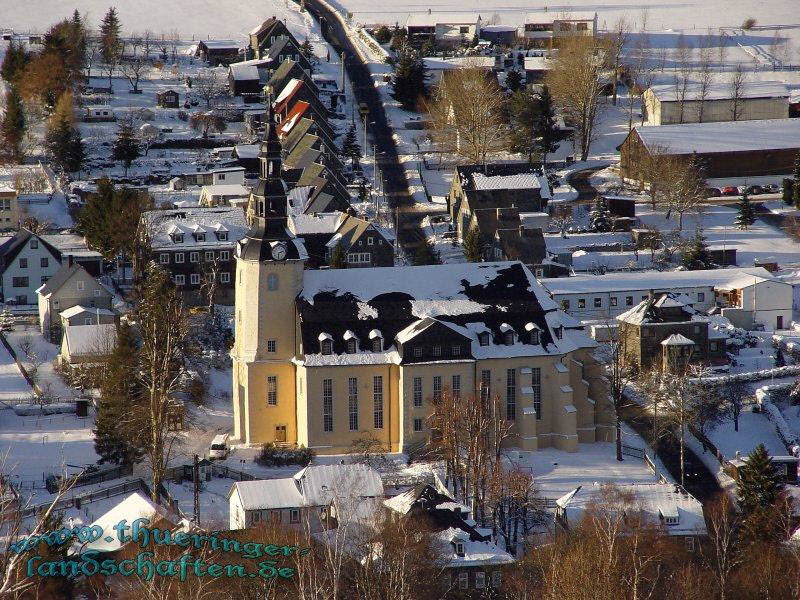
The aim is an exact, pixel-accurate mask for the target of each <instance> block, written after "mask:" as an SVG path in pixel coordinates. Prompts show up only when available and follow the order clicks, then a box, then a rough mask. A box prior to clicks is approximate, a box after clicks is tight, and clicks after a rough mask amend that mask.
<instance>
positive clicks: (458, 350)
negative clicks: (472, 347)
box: [450, 344, 461, 356]
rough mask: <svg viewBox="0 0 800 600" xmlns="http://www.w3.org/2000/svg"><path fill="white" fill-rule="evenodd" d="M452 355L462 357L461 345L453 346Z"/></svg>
mask: <svg viewBox="0 0 800 600" xmlns="http://www.w3.org/2000/svg"><path fill="white" fill-rule="evenodd" d="M450 354H451V355H452V356H461V346H460V345H459V344H453V346H452V347H451V348H450Z"/></svg>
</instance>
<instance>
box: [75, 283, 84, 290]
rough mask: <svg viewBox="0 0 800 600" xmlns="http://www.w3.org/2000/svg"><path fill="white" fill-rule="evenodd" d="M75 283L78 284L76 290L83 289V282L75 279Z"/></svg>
mask: <svg viewBox="0 0 800 600" xmlns="http://www.w3.org/2000/svg"><path fill="white" fill-rule="evenodd" d="M76 283H77V286H78V291H79V292H82V291H83V282H82V281H77V282H76Z"/></svg>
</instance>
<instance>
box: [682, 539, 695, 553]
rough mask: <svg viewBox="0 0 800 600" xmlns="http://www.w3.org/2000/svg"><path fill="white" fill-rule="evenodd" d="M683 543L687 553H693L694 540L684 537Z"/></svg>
mask: <svg viewBox="0 0 800 600" xmlns="http://www.w3.org/2000/svg"><path fill="white" fill-rule="evenodd" d="M684 543H685V544H686V551H687V552H694V538H693V537H692V536H686V538H685V539H684Z"/></svg>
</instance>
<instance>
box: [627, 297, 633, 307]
mask: <svg viewBox="0 0 800 600" xmlns="http://www.w3.org/2000/svg"><path fill="white" fill-rule="evenodd" d="M625 306H633V296H625Z"/></svg>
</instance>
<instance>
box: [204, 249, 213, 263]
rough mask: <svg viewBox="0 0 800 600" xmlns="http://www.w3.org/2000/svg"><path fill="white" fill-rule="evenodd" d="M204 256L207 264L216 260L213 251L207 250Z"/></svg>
mask: <svg viewBox="0 0 800 600" xmlns="http://www.w3.org/2000/svg"><path fill="white" fill-rule="evenodd" d="M203 256H204V257H205V261H206V262H212V261H213V260H214V251H213V250H206V252H205V254H204V255H203Z"/></svg>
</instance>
